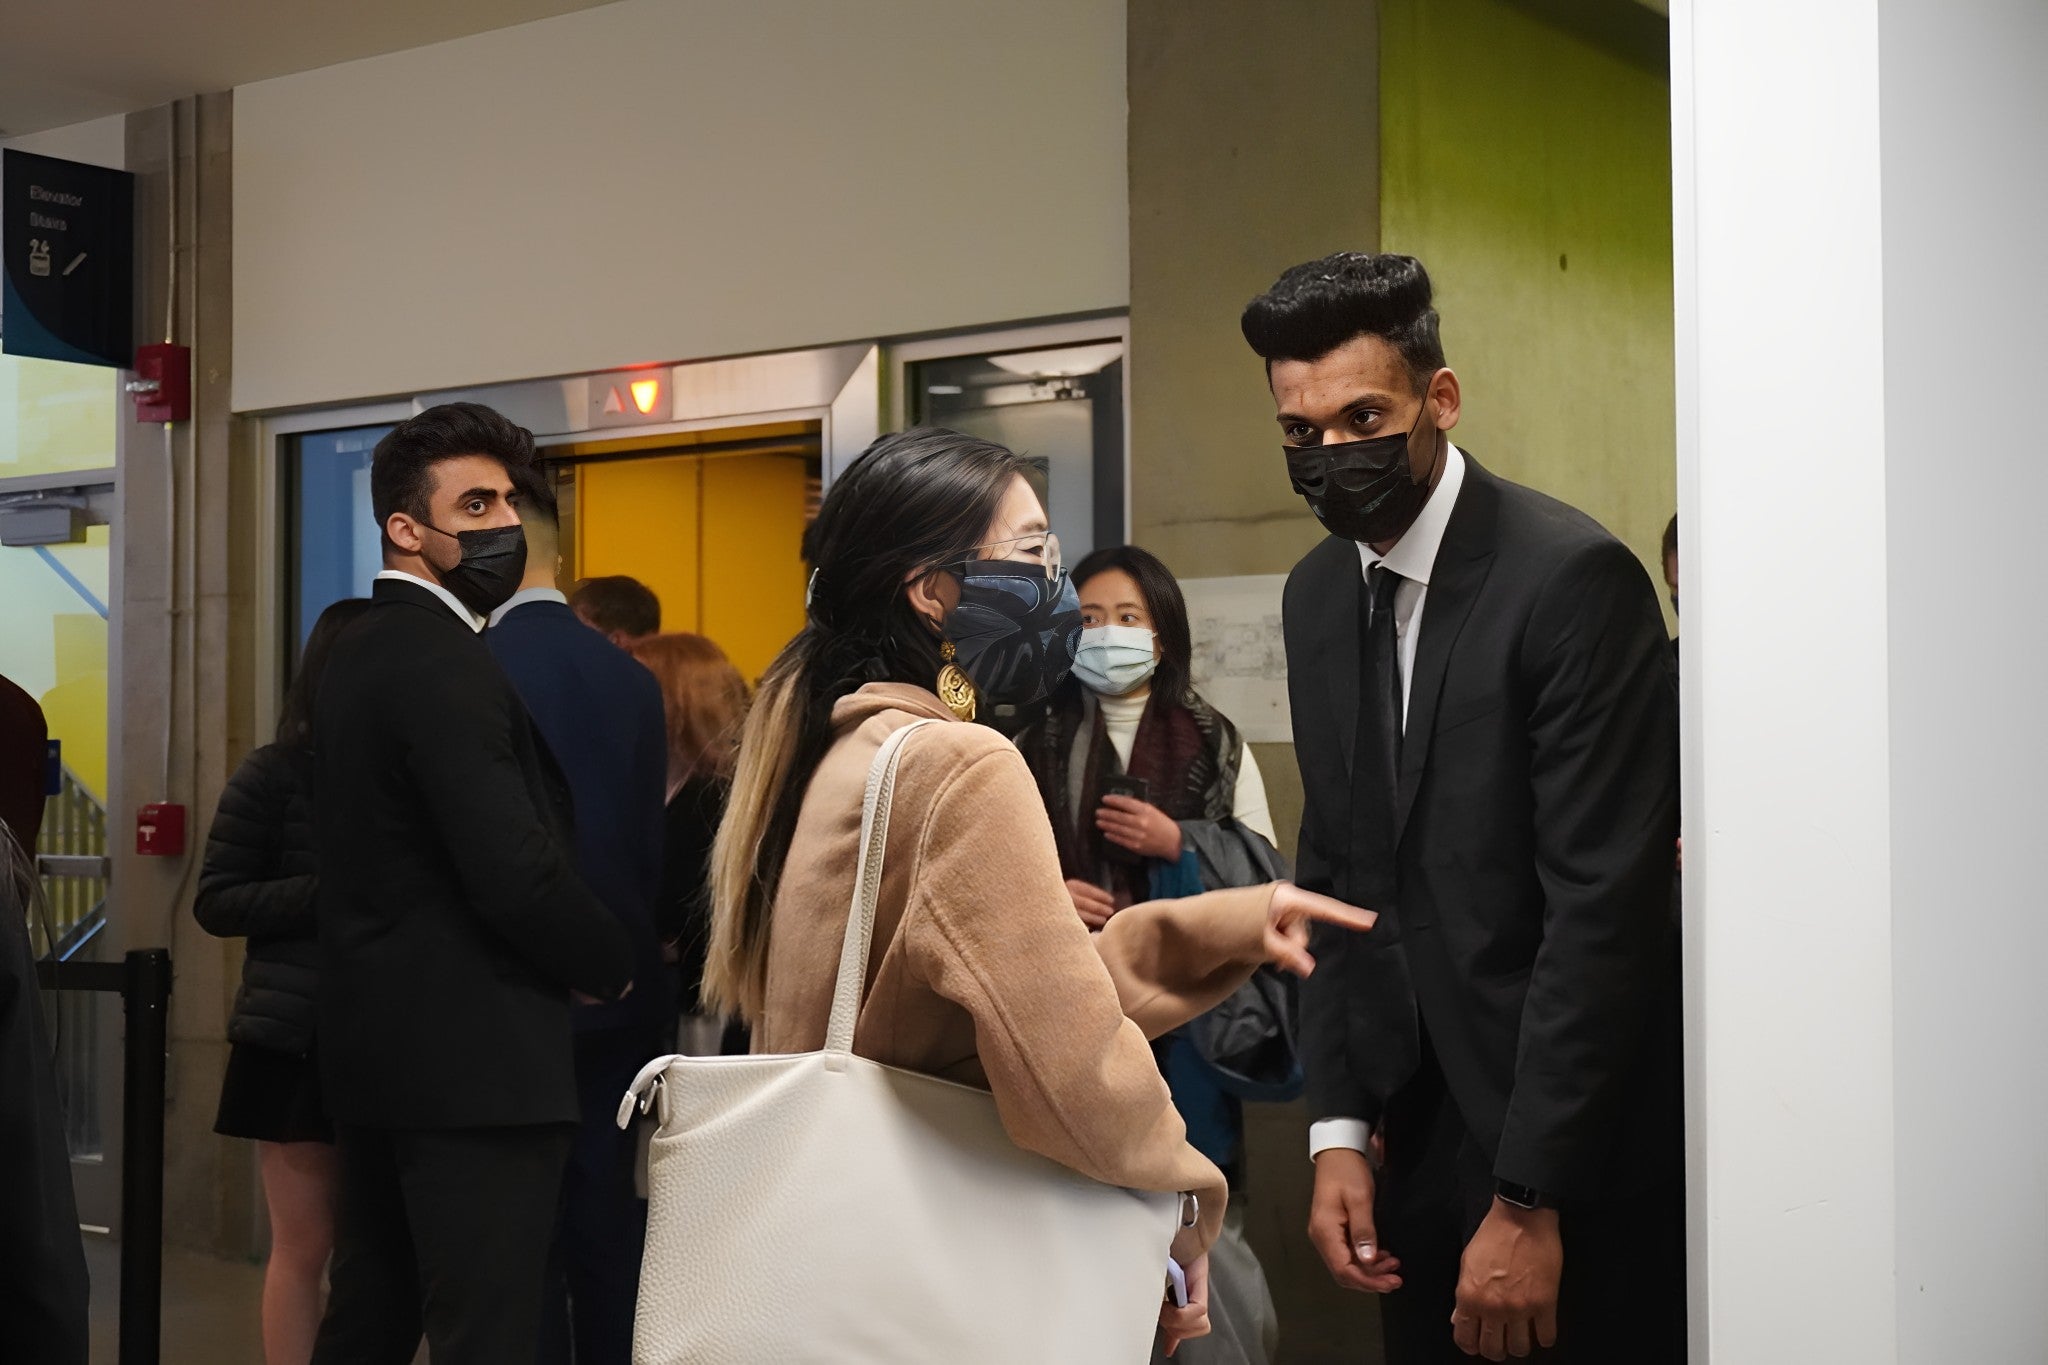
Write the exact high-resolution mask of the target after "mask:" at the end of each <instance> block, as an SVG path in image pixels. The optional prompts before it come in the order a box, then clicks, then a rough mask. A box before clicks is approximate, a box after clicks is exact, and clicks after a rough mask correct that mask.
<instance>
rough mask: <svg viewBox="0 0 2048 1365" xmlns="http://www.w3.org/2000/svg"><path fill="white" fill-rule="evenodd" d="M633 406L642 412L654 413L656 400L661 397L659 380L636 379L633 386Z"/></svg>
mask: <svg viewBox="0 0 2048 1365" xmlns="http://www.w3.org/2000/svg"><path fill="white" fill-rule="evenodd" d="M632 388H633V406H634V407H636V408H638V409H640V411H642V412H653V411H654V400H655V399H657V398H659V397H661V381H660V380H659V379H636V380H634V381H633V384H632Z"/></svg>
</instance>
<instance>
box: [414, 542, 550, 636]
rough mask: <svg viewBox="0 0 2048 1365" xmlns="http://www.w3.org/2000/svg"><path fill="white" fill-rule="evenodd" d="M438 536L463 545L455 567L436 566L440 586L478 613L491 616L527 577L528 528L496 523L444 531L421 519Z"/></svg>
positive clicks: (509, 598)
mask: <svg viewBox="0 0 2048 1365" xmlns="http://www.w3.org/2000/svg"><path fill="white" fill-rule="evenodd" d="M420 525H422V526H424V527H426V528H427V529H428V530H429V531H432V532H433V533H434V534H435V535H437V536H447V537H448V538H449V539H450V540H452V541H455V542H456V543H457V544H459V545H460V546H462V561H461V563H459V564H457V565H456V566H455V567H454V568H452V569H443V568H441V567H440V566H438V565H436V566H435V568H434V572H435V573H437V574H439V575H440V578H441V586H442V587H444V588H446V589H448V591H450V592H452V593H454V594H455V600H456V601H458V602H460V603H462V605H463V606H465V607H468V608H469V609H470V610H471V611H473V612H475V613H476V614H477V615H478V616H489V615H490V614H491V613H492V612H494V611H496V610H497V609H498V608H499V607H502V606H504V605H505V603H507V602H509V601H510V600H511V599H512V594H513V593H515V592H518V591H519V580H520V579H522V578H524V577H526V528H525V527H523V526H493V527H491V528H490V529H488V530H484V531H454V532H450V531H444V530H442V529H441V528H440V527H438V526H435V525H434V524H432V523H431V522H425V521H423V522H421V523H420Z"/></svg>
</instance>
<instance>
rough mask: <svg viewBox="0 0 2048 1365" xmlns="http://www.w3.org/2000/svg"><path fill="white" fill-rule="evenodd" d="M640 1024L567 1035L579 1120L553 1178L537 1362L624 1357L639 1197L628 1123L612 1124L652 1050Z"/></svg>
mask: <svg viewBox="0 0 2048 1365" xmlns="http://www.w3.org/2000/svg"><path fill="white" fill-rule="evenodd" d="M661 1043H662V1039H661V1038H660V1037H659V1036H658V1035H656V1034H653V1033H650V1032H648V1031H647V1030H645V1029H641V1028H614V1029H591V1030H588V1031H585V1032H580V1033H578V1034H577V1035H576V1087H577V1090H578V1091H579V1092H580V1103H581V1107H582V1110H583V1122H582V1123H581V1124H580V1125H579V1126H578V1127H577V1129H576V1139H575V1144H574V1145H573V1146H572V1147H571V1148H570V1151H569V1168H568V1171H567V1172H566V1173H565V1174H564V1176H563V1177H562V1211H561V1221H560V1222H559V1224H558V1225H557V1227H556V1232H555V1241H554V1249H553V1252H552V1254H551V1255H550V1256H549V1259H548V1288H547V1300H546V1303H545V1305H544V1308H543V1312H542V1318H541V1334H540V1365H569V1362H570V1361H572V1360H573V1361H574V1362H575V1365H628V1363H629V1362H630V1361H631V1360H632V1358H633V1313H634V1310H635V1309H636V1308H637V1307H638V1306H639V1298H640V1253H641V1251H642V1249H643V1248H644V1247H645V1245H646V1241H647V1201H646V1200H644V1199H642V1198H640V1196H639V1194H638V1193H637V1192H636V1191H635V1189H634V1186H633V1161H634V1156H635V1152H636V1150H637V1148H636V1143H635V1140H634V1135H633V1130H632V1129H630V1128H628V1129H626V1130H625V1131H623V1132H621V1131H620V1129H619V1126H618V1113H619V1101H620V1100H621V1099H622V1098H624V1096H625V1093H626V1091H627V1090H628V1089H629V1088H630V1087H631V1086H632V1084H633V1078H634V1077H635V1076H637V1075H639V1074H640V1068H641V1067H643V1066H645V1065H646V1064H647V1063H648V1061H649V1060H650V1059H652V1058H654V1057H656V1056H658V1055H660V1054H661V1053H662V1052H665V1051H669V1050H670V1049H667V1048H664V1047H662V1046H661Z"/></svg>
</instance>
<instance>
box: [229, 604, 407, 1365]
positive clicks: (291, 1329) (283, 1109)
mask: <svg viewBox="0 0 2048 1365" xmlns="http://www.w3.org/2000/svg"><path fill="white" fill-rule="evenodd" d="M369 606H370V603H369V600H368V599H367V598H360V597H351V598H344V599H343V600H342V601H339V602H336V603H335V604H334V605H332V606H330V607H328V608H327V610H325V611H323V612H321V613H320V619H319V620H317V621H315V622H314V623H313V629H312V632H311V633H310V634H309V635H308V636H307V637H306V649H305V655H304V657H303V658H302V659H301V660H300V663H299V672H298V676H297V677H295V678H293V679H292V683H291V687H290V689H289V690H288V691H287V692H286V693H285V699H284V713H283V715H282V717H281V718H280V719H279V721H278V726H277V742H276V743H274V744H266V745H264V746H263V747H261V748H259V749H254V750H252V751H250V753H249V755H248V757H246V758H244V759H243V760H242V763H241V766H240V767H238V768H236V769H235V772H234V776H232V777H230V778H229V779H228V784H227V786H226V788H225V789H223V790H222V792H221V794H220V805H219V807H218V809H217V810H216V811H215V813H214V817H213V828H212V829H211V830H210V831H209V832H208V834H207V836H206V856H205V859H204V861H203V862H202V863H201V864H200V871H199V897H198V899H197V900H196V901H195V902H194V903H193V906H192V913H193V915H194V916H195V917H196V918H197V919H198V920H199V924H200V927H202V928H203V929H205V930H206V932H208V933H209V934H214V935H217V936H219V937H221V938H246V939H248V940H249V944H248V953H247V955H246V956H245V957H244V958H243V959H242V985H241V989H240V990H239V991H238V992H237V993H236V995H235V1008H234V1014H233V1016H232V1017H231V1018H230V1019H229V1021H228V1044H229V1049H228V1067H227V1074H226V1076H224V1077H223V1078H222V1080H221V1091H220V1111H219V1114H218V1116H217V1118H216V1119H215V1121H214V1127H213V1130H214V1131H215V1132H216V1133H220V1134H222V1135H223V1136H226V1137H241V1138H251V1139H253V1140H254V1141H255V1143H256V1151H257V1155H258V1159H259V1161H260V1163H261V1170H262V1175H263V1195H264V1200H265V1202H266V1203H267V1204H268V1205H269V1209H270V1263H269V1265H268V1266H267V1267H266V1268H265V1270H264V1273H263V1356H264V1359H265V1361H266V1362H267V1365H303V1362H305V1361H308V1360H310V1359H312V1356H313V1338H314V1337H315V1336H316V1335H317V1334H318V1332H319V1330H320V1311H321V1304H320V1278H321V1276H322V1274H324V1273H325V1271H326V1269H327V1257H328V1253H329V1252H330V1251H332V1250H333V1247H334V1199H335V1187H336V1168H335V1162H334V1129H333V1126H332V1125H331V1124H330V1123H329V1122H328V1118H327V1108H326V1105H325V1104H324V1103H323V1102H322V1100H321V1096H320V1068H319V1064H318V1060H317V1058H316V1056H315V1046H316V1043H315V1039H314V1036H313V1010H314V1003H313V1002H314V999H315V997H316V995H317V994H318V990H319V985H320V936H319V932H318V930H317V928H316V927H315V921H314V918H313V891H314V886H315V884H316V872H317V869H316V868H315V865H314V860H313V818H312V790H313V786H312V763H313V723H312V722H313V696H314V694H315V692H317V691H318V690H319V687H320V674H321V670H322V669H323V668H324V667H325V665H326V662H327V655H328V652H329V650H330V649H332V647H333V645H334V641H335V639H336V638H337V637H338V636H340V635H341V633H342V632H343V631H344V630H346V629H347V628H348V626H349V624H350V623H351V622H353V621H354V620H355V619H356V618H357V617H359V616H360V615H362V613H363V612H365V611H367V610H368V609H369Z"/></svg>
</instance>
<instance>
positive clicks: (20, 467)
mask: <svg viewBox="0 0 2048 1365" xmlns="http://www.w3.org/2000/svg"><path fill="white" fill-rule="evenodd" d="M119 375H120V372H119V371H117V370H110V369H107V368H105V367H104V366H100V365H71V364H66V363H65V362H63V361H58V360H31V359H28V358H26V357H24V356H18V355H0V479H12V478H19V477H21V476H23V475H27V474H68V473H70V472H72V471H73V470H79V469H111V468H112V467H113V464H114V418H115V415H116V413H117V411H118V408H117V405H118V403H119V401H120V396H121V391H120V388H119V386H118V384H117V382H116V381H117V380H118V378H119Z"/></svg>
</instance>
